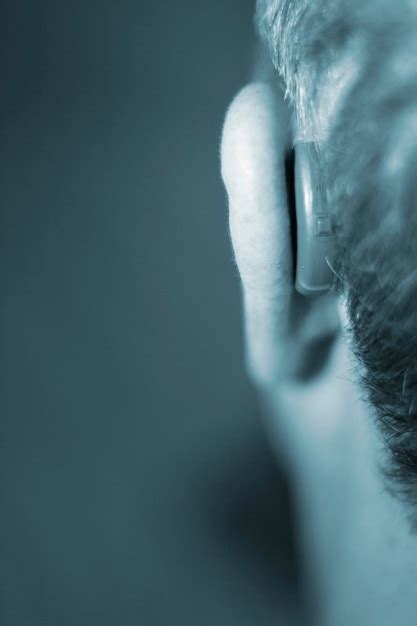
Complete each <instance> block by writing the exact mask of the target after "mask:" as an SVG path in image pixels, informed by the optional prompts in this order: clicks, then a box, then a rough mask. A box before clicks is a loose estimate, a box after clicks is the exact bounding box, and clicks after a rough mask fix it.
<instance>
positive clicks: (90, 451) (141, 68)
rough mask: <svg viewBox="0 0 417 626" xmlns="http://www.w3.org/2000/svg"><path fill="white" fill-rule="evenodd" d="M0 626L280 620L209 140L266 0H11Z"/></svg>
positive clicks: (270, 496)
mask: <svg viewBox="0 0 417 626" xmlns="http://www.w3.org/2000/svg"><path fill="white" fill-rule="evenodd" d="M1 11H2V15H1V19H0V31H1V33H0V45H1V54H0V59H1V60H0V64H1V70H2V74H1V75H2V102H1V137H0V151H1V168H0V178H1V180H0V189H1V197H2V209H1V227H0V237H1V246H0V256H1V258H0V278H1V285H2V290H1V293H2V298H1V335H2V336H1V341H2V348H1V357H0V358H1V379H0V380H1V383H0V385H1V388H0V411H1V420H0V445H1V450H0V498H1V519H0V530H1V536H0V538H1V543H0V548H1V565H0V623H1V624H2V625H3V626H49V625H51V626H52V625H53V626H57V625H59V626H66V625H74V626H84V625H85V626H87V625H88V626H92V625H93V626H94V625H96V624H97V625H100V626H106V625H107V624H108V625H115V624H118V625H121V626H128V625H130V624H132V625H133V624H135V625H137V624H146V626H159V625H165V624H186V625H187V624H198V625H200V626H205V625H216V626H222V625H223V624H224V625H227V626H233V625H234V624H236V625H239V626H245V625H248V626H249V625H251V626H254V625H255V624H256V625H257V626H260V625H262V624H276V623H283V624H289V623H290V616H289V615H290V613H291V614H292V607H293V605H294V604H295V603H297V602H298V601H299V599H298V591H297V589H298V578H297V571H296V564H295V563H294V555H293V548H292V542H293V537H292V531H291V519H290V513H289V508H288V507H289V503H288V494H287V488H286V484H285V481H284V480H283V479H282V478H281V476H280V475H279V474H278V472H277V469H276V465H275V461H274V459H273V457H272V454H271V452H270V450H269V447H268V444H267V441H266V437H265V436H264V433H263V429H262V425H261V421H260V416H259V411H258V409H257V401H256V397H255V394H254V392H253V391H252V390H251V388H250V387H249V384H248V382H247V380H246V378H245V375H244V372H243V368H242V340H241V317H240V302H239V283H238V279H237V273H236V269H235V267H234V265H233V259H232V253H231V249H230V244H229V237H228V233H227V215H226V201H225V194H224V190H223V188H222V184H221V181H220V177H219V172H218V145H219V138H220V132H221V125H222V119H223V115H224V111H225V108H226V106H227V103H228V102H229V101H230V99H231V97H232V95H233V94H234V92H235V91H236V90H237V89H238V88H239V87H240V86H241V85H243V84H244V82H245V81H246V80H247V79H248V76H249V68H250V66H251V64H252V58H253V45H254V44H253V28H252V12H253V3H252V2H251V1H247V0H229V1H228V2H221V1H220V0H216V1H214V2H209V1H208V0H205V1H202V0H194V1H191V0H189V1H188V0H187V1H185V0H182V1H180V2H167V1H165V2H163V1H162V0H158V1H153V2H151V1H149V2H140V1H138V0H135V1H133V0H122V1H120V2H115V1H111V0H101V1H100V2H96V1H94V0H83V1H82V0H75V1H72V2H57V1H55V2H52V0H51V1H49V2H48V1H43V2H42V1H40V2H33V1H32V2H29V1H26V2H25V1H23V2H16V0H9V1H8V2H2V3H1Z"/></svg>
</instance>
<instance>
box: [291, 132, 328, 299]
mask: <svg viewBox="0 0 417 626" xmlns="http://www.w3.org/2000/svg"><path fill="white" fill-rule="evenodd" d="M294 183H295V206H296V221H297V252H296V271H295V288H296V290H297V291H298V292H299V293H300V294H302V295H305V296H318V295H322V294H325V293H327V292H328V291H329V290H330V288H331V286H332V284H333V272H332V270H331V263H332V258H333V256H334V249H335V234H334V223H333V218H332V215H331V213H330V212H329V210H328V206H327V197H326V190H325V189H324V188H323V185H322V176H321V172H320V162H319V157H318V153H317V146H316V144H315V143H314V142H308V143H299V144H296V145H295V146H294Z"/></svg>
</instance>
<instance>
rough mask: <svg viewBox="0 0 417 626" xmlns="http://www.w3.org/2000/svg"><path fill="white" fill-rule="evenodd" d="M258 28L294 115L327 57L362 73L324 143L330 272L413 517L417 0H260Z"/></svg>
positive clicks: (416, 475) (416, 456) (394, 479)
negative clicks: (346, 61) (333, 238)
mask: <svg viewBox="0 0 417 626" xmlns="http://www.w3.org/2000/svg"><path fill="white" fill-rule="evenodd" d="M256 22H257V27H258V30H259V32H260V34H261V36H262V38H263V39H264V41H265V42H266V43H267V45H268V46H269V49H270V52H271V58H272V61H273V64H274V66H275V68H276V70H277V72H278V74H279V76H280V77H281V78H282V79H283V82H284V84H285V89H286V95H287V97H288V99H289V101H290V102H291V104H292V106H293V107H294V109H295V111H296V113H297V115H298V116H300V115H301V116H303V115H304V116H309V117H310V119H314V118H315V116H316V115H317V109H318V107H319V106H320V88H321V85H322V84H323V81H324V80H325V78H326V75H327V73H328V71H329V68H331V66H332V64H333V63H334V62H335V61H337V60H338V59H342V58H346V57H348V58H351V59H353V60H354V63H355V65H356V69H357V71H356V72H355V73H354V78H353V79H352V80H351V81H350V83H349V85H348V88H346V90H345V92H344V97H343V102H342V103H341V106H340V107H339V108H338V110H337V115H336V117H335V120H334V122H333V123H332V125H331V127H330V130H329V134H328V136H327V137H326V139H325V141H324V144H323V146H322V150H321V158H322V167H323V176H324V178H325V181H326V185H327V188H328V190H329V195H330V197H331V199H332V205H334V207H335V213H336V218H337V220H336V221H337V224H338V255H337V256H338V261H337V265H336V267H335V272H336V274H337V275H338V276H339V278H340V283H341V285H342V288H343V290H344V292H345V295H346V299H347V303H348V311H349V318H350V327H351V328H350V330H351V336H352V346H353V349H354V353H355V355H356V357H357V362H358V365H359V371H360V375H361V381H362V383H363V388H364V390H365V392H366V395H367V397H368V399H369V401H370V403H371V406H372V407H374V409H375V411H374V415H375V419H376V421H377V423H378V425H379V427H380V432H381V433H382V434H383V441H384V443H385V446H386V450H387V453H388V454H387V455H386V463H385V465H384V468H383V471H384V474H385V477H386V478H387V481H386V484H387V486H388V488H389V489H390V491H391V492H394V493H395V494H396V495H397V496H399V497H400V498H401V499H402V500H403V501H405V502H406V503H407V504H408V505H409V507H410V508H409V511H410V513H411V517H412V519H414V521H415V520H417V254H416V250H417V108H416V104H417V63H416V59H417V2H416V1H413V0H397V2H395V3H394V2H392V0H370V1H369V2H363V0H349V2H346V0H316V1H315V2H311V0H258V2H257V10H256Z"/></svg>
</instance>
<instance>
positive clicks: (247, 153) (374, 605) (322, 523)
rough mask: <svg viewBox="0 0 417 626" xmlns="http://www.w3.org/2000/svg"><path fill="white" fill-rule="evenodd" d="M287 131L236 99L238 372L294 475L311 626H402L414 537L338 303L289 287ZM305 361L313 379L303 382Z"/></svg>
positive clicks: (413, 581) (259, 87)
mask: <svg viewBox="0 0 417 626" xmlns="http://www.w3.org/2000/svg"><path fill="white" fill-rule="evenodd" d="M291 129H292V124H291V119H290V115H289V112H288V110H287V106H286V104H285V103H284V101H283V99H282V97H281V95H280V93H279V91H278V89H276V88H275V86H274V85H273V84H271V83H269V82H254V83H251V84H249V85H248V86H246V87H245V88H244V89H242V90H241V91H240V92H239V94H238V95H237V96H236V97H235V99H234V100H233V102H232V104H231V105H230V107H229V109H228V112H227V114H226V119H225V124H224V129H223V137H222V145H221V167H222V176H223V180H224V183H225V186H226V190H227V193H228V199H229V218H230V232H231V238H232V244H233V248H234V252H235V258H236V263H237V266H238V268H239V273H240V276H241V281H242V302H243V310H244V320H245V346H246V355H247V356H246V360H247V369H248V372H249V375H250V377H251V379H252V381H253V382H254V384H255V385H256V386H257V388H258V389H259V392H260V395H261V399H262V402H263V404H264V406H265V413H266V416H267V420H268V423H269V428H270V433H271V437H272V440H273V443H274V445H275V447H276V450H277V454H278V455H279V457H280V462H281V463H285V464H287V465H288V467H289V470H290V472H291V474H292V476H293V480H294V486H295V497H296V502H297V504H298V513H299V525H300V541H301V545H302V548H303V551H304V555H305V572H306V577H307V584H308V587H309V589H310V591H311V595H312V597H313V599H314V603H315V604H316V606H317V611H318V617H317V621H318V623H319V624H320V625H324V626H327V625H328V626H344V625H348V624H349V625H351V624H354V625H355V626H361V625H363V626H373V625H375V626H388V625H389V626H392V625H393V624H395V625H397V626H406V625H407V626H409V625H410V624H414V623H415V619H416V618H415V615H416V609H417V594H416V589H417V588H416V585H417V538H416V537H415V536H413V535H411V534H410V529H409V524H408V521H407V518H406V514H405V511H404V510H403V509H402V507H401V505H400V504H399V503H398V502H397V501H396V500H395V499H393V498H392V497H391V496H390V495H389V494H388V493H387V492H386V491H385V489H384V485H383V481H382V478H381V475H380V472H379V468H378V466H379V463H380V462H381V460H382V454H383V452H382V448H381V444H380V440H379V436H378V433H377V431H376V429H375V427H374V423H373V420H372V416H371V411H370V409H369V407H368V406H367V405H366V403H365V402H364V401H363V400H362V399H361V394H360V391H359V387H358V384H357V378H356V371H355V367H354V363H353V360H352V357H351V355H350V352H349V344H348V337H347V330H346V328H347V323H346V314H345V306H344V302H343V300H342V299H341V298H337V297H336V296H326V297H322V298H316V299H313V300H311V299H307V298H303V297H301V296H298V295H297V294H296V293H295V291H294V288H293V283H292V280H293V279H292V276H293V273H292V250H291V239H290V230H289V217H288V198H287V190H286V179H285V155H286V152H287V150H288V148H289V147H290V146H291V145H292V143H293V140H294V133H293V132H292V130H291ZM303 137H304V138H311V139H314V138H315V129H314V128H309V127H308V126H307V127H305V128H303ZM324 340H325V341H324ZM323 342H324V344H325V348H324V347H323ZM312 353H314V356H315V368H314V369H313V371H312V372H311V371H310V373H309V376H308V377H305V376H302V375H301V374H300V372H302V368H303V364H304V363H305V362H306V361H308V360H311V356H312Z"/></svg>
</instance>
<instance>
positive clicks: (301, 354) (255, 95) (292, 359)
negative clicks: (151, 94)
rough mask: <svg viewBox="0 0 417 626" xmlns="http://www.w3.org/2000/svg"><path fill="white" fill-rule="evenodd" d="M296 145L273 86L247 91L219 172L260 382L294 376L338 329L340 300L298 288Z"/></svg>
mask: <svg viewBox="0 0 417 626" xmlns="http://www.w3.org/2000/svg"><path fill="white" fill-rule="evenodd" d="M290 148H291V116H290V113H289V110H288V108H287V105H286V103H285V102H284V100H283V98H282V95H281V94H280V93H279V92H278V90H276V89H275V88H274V87H273V86H272V85H270V84H267V83H251V84H250V85H248V86H246V87H245V88H244V89H242V91H240V92H239V94H238V95H237V96H236V98H235V99H234V100H233V102H232V104H231V105H230V107H229V109H228V111H227V114H226V119H225V124H224V128H223V136H222V143H221V169H222V177H223V180H224V183H225V186H226V190H227V193H228V198H229V223H230V232H231V237H232V243H233V249H234V252H235V257H236V262H237V266H238V269H239V273H240V277H241V280H242V288H243V303H244V311H245V334H246V351H247V365H248V369H249V372H250V373H251V375H252V377H253V378H254V380H255V381H256V382H257V383H258V384H261V385H268V384H272V383H274V382H276V381H277V380H278V379H282V378H288V377H292V376H294V375H296V372H299V371H300V367H301V365H304V364H305V362H306V360H307V354H306V350H307V346H308V345H312V344H313V343H314V344H316V345H317V339H318V338H320V337H323V336H328V335H329V334H330V335H332V336H333V335H334V333H335V330H336V329H337V328H338V327H339V319H338V314H337V308H336V306H335V299H334V297H328V296H323V297H321V298H304V297H302V296H300V295H299V294H297V293H296V292H295V289H294V271H293V251H292V242H291V228H290V215H289V194H288V189H287V180H286V155H287V153H288V150H289V149H290ZM315 352H317V348H315Z"/></svg>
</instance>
